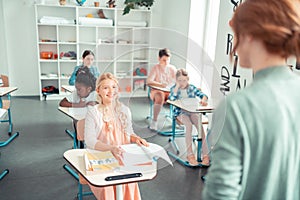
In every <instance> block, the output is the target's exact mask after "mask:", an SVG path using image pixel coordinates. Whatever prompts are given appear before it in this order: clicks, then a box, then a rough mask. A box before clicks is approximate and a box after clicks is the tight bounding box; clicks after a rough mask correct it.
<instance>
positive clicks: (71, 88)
mask: <svg viewBox="0 0 300 200" xmlns="http://www.w3.org/2000/svg"><path fill="white" fill-rule="evenodd" d="M61 87H62V88H63V89H64V90H65V91H67V92H71V93H72V92H74V91H75V86H74V85H62V86H61Z"/></svg>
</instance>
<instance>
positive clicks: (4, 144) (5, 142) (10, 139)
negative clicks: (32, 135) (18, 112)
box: [0, 132, 19, 147]
mask: <svg viewBox="0 0 300 200" xmlns="http://www.w3.org/2000/svg"><path fill="white" fill-rule="evenodd" d="M18 135H19V132H16V133H15V134H13V135H12V136H10V137H9V139H7V140H6V141H0V147H4V146H6V145H8V144H9V143H10V142H11V141H13V140H14V139H15V138H16V137H17V136H18Z"/></svg>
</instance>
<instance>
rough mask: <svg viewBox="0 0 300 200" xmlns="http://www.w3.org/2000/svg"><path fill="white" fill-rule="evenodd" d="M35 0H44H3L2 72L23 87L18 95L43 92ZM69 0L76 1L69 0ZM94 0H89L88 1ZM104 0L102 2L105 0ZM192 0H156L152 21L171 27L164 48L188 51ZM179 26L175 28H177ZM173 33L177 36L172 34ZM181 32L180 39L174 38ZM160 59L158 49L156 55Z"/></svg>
mask: <svg viewBox="0 0 300 200" xmlns="http://www.w3.org/2000/svg"><path fill="white" fill-rule="evenodd" d="M34 2H40V0H36V1H35V0H9V1H0V6H1V7H0V34H1V38H0V42H1V46H0V73H1V72H2V73H5V74H7V75H8V76H9V78H10V83H11V85H15V86H18V87H19V90H17V91H16V92H14V95H20V96H22V95H25V96H30V95H39V84H38V83H39V80H38V64H37V49H36V30H35V16H34ZM45 2H46V3H57V2H58V0H45ZM69 2H74V1H73V0H69ZM93 2H94V1H92V0H87V3H88V4H92V3H93ZM105 2H107V1H106V0H101V1H100V4H102V5H103V4H105ZM123 2H124V1H123V0H118V1H117V3H116V4H117V6H118V7H123V5H122V4H123ZM189 7H190V0H156V1H155V2H154V6H153V7H152V9H151V10H152V12H153V19H152V25H153V26H155V27H160V28H162V27H164V28H167V29H169V30H168V31H167V32H165V33H166V35H165V36H164V41H165V43H160V44H161V48H163V47H168V48H170V49H171V50H174V51H178V52H179V54H183V55H184V53H185V52H186V44H185V43H186V42H185V41H184V39H183V38H184V37H186V35H187V32H188V20H189ZM173 30H175V31H173ZM167 33H172V35H174V37H168V34H167ZM175 36H180V38H181V40H182V41H180V42H179V43H178V42H176V41H174V40H176V39H177V37H175ZM154 57H155V58H154V62H156V60H157V59H156V58H157V52H156V54H155V56H154ZM172 61H173V63H174V64H177V63H178V65H181V63H182V59H180V58H178V57H176V56H173V58H172Z"/></svg>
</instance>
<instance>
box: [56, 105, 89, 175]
mask: <svg viewBox="0 0 300 200" xmlns="http://www.w3.org/2000/svg"><path fill="white" fill-rule="evenodd" d="M58 110H59V111H60V112H62V113H63V114H65V115H67V116H68V117H70V118H71V119H72V120H73V125H74V131H73V132H72V131H70V130H68V129H66V130H65V132H66V133H67V134H68V135H69V136H70V137H71V138H72V139H73V148H74V149H77V148H78V147H82V148H83V146H84V144H83V142H80V143H79V142H78V140H77V132H76V121H78V120H81V119H84V118H85V116H86V113H87V108H86V107H84V108H72V107H70V108H69V107H58ZM78 143H79V144H78ZM63 168H64V169H65V170H67V172H69V173H70V174H71V175H72V176H73V177H74V178H75V179H76V180H78V181H79V176H78V174H77V173H76V172H74V170H73V169H72V168H70V167H69V166H68V165H64V166H63Z"/></svg>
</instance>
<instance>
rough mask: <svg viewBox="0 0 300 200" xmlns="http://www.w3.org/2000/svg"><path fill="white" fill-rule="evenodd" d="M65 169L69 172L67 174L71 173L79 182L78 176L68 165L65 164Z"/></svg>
mask: <svg viewBox="0 0 300 200" xmlns="http://www.w3.org/2000/svg"><path fill="white" fill-rule="evenodd" d="M63 168H64V169H65V170H67V172H69V173H70V174H71V175H72V176H73V177H74V178H75V179H76V180H77V181H79V176H78V174H77V173H76V172H75V171H74V170H73V169H72V168H71V167H69V166H68V165H66V164H64V165H63Z"/></svg>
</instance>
